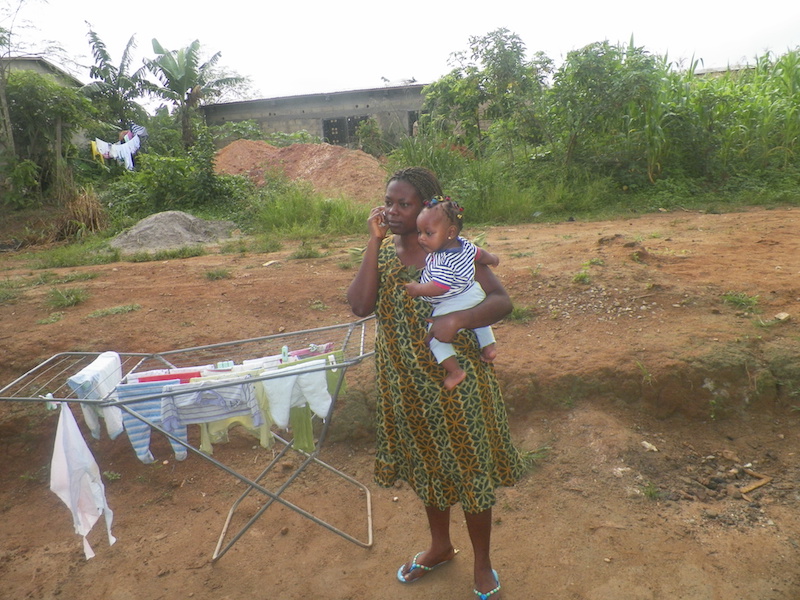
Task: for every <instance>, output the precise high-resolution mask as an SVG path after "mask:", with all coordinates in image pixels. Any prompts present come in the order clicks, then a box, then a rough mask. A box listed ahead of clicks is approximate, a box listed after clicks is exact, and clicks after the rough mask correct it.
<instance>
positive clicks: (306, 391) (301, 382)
mask: <svg viewBox="0 0 800 600" xmlns="http://www.w3.org/2000/svg"><path fill="white" fill-rule="evenodd" d="M324 366H325V359H324V358H314V359H310V360H306V361H298V362H296V363H290V364H289V365H287V366H281V367H280V368H279V369H278V371H279V372H280V373H281V375H280V377H275V378H273V379H265V380H263V381H262V382H261V384H262V385H263V386H264V390H265V391H266V393H267V398H268V399H269V410H270V415H271V416H272V420H273V421H274V422H275V424H276V425H277V426H278V427H280V428H281V429H286V428H287V427H288V426H289V412H290V410H291V408H292V407H293V406H305V405H308V406H309V407H311V410H312V411H313V412H314V414H316V415H317V416H318V417H320V418H322V419H324V418H326V417H327V416H328V411H329V410H330V406H331V401H332V399H331V395H330V392H328V381H327V378H326V377H325V371H323V370H316V371H314V370H311V371H310V372H308V373H299V374H294V372H295V371H298V370H306V369H314V368H319V367H324ZM263 374H264V375H266V374H267V373H263Z"/></svg>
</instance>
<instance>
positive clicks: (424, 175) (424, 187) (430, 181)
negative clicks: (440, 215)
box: [387, 167, 443, 201]
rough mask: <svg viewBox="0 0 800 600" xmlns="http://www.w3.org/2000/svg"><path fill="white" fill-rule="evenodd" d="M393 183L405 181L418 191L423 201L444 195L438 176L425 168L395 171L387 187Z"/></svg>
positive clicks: (408, 168)
mask: <svg viewBox="0 0 800 600" xmlns="http://www.w3.org/2000/svg"><path fill="white" fill-rule="evenodd" d="M392 181H405V182H406V183H408V184H409V185H411V186H413V187H414V189H416V190H417V193H418V194H419V198H420V200H422V201H425V200H430V199H431V198H434V197H436V196H442V195H443V194H442V185H441V184H440V183H439V180H438V179H437V178H436V175H434V174H433V171H429V170H428V169H426V168H424V167H407V168H405V169H400V170H399V171H395V173H394V174H393V175H392V176H391V177H390V178H389V181H388V182H387V185H388V184H389V183H391V182H392Z"/></svg>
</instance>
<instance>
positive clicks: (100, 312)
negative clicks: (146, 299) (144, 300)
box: [86, 304, 142, 319]
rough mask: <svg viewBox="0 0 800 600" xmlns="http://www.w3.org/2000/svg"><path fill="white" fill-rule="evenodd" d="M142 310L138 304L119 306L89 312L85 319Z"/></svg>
mask: <svg viewBox="0 0 800 600" xmlns="http://www.w3.org/2000/svg"><path fill="white" fill-rule="evenodd" d="M140 308H142V307H141V306H140V305H139V304H123V305H121V306H112V307H110V308H101V309H99V310H95V311H93V312H90V313H89V314H88V315H86V316H87V317H89V318H90V319H97V318H99V317H107V316H109V315H124V314H126V313H129V312H134V311H136V310H139V309H140Z"/></svg>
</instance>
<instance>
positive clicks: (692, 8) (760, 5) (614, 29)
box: [0, 0, 800, 98]
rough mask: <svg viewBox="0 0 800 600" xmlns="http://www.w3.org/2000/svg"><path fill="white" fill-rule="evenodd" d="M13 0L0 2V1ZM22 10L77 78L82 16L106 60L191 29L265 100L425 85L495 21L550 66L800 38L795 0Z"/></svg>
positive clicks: (27, 36)
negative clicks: (604, 56)
mask: <svg viewBox="0 0 800 600" xmlns="http://www.w3.org/2000/svg"><path fill="white" fill-rule="evenodd" d="M17 2H18V0H0V7H3V6H9V5H11V6H14V5H16V4H17ZM20 18H21V19H24V20H27V21H28V22H29V24H30V25H32V27H33V29H30V30H27V31H24V30H17V34H18V36H19V37H18V40H24V41H25V42H26V43H27V44H28V45H29V47H30V49H31V50H34V51H36V50H42V49H44V46H45V43H44V41H46V40H54V41H56V42H58V43H59V44H60V45H61V46H62V47H63V48H65V49H66V50H67V51H68V52H69V54H70V56H72V57H73V58H74V59H75V60H76V61H78V62H80V63H82V64H83V65H86V68H85V69H84V70H82V71H74V69H72V70H73V72H74V73H75V74H76V75H77V77H78V78H79V79H81V80H83V81H88V65H89V64H90V63H91V54H90V47H89V43H88V40H87V37H86V33H87V31H88V27H87V25H86V23H85V22H86V21H89V22H90V23H91V24H92V26H93V28H94V30H95V31H96V32H97V33H98V35H99V36H100V38H101V39H102V40H103V41H104V42H105V44H106V46H107V47H108V50H109V52H110V53H111V56H112V58H113V59H114V63H115V64H118V60H119V58H120V56H121V53H122V49H123V48H124V46H125V44H126V43H127V41H128V39H129V38H130V37H131V35H134V34H135V35H136V41H137V46H138V50H137V54H138V55H139V56H153V52H152V39H153V38H156V39H158V41H159V42H160V43H161V44H162V45H163V46H164V47H165V48H167V49H170V50H173V49H178V48H182V47H185V46H188V45H189V44H190V43H191V42H192V41H193V40H195V39H199V40H200V43H201V45H202V47H203V48H204V49H205V50H206V51H208V55H210V54H212V53H213V52H216V51H221V52H222V58H221V60H220V63H219V64H220V65H223V66H225V67H227V68H229V69H231V70H234V71H236V72H238V73H239V74H240V75H244V76H248V77H250V78H251V79H252V81H253V88H254V89H255V90H256V91H257V92H258V94H257V97H264V98H272V97H279V96H291V95H295V94H312V93H324V92H333V91H342V90H352V89H362V88H378V87H382V86H384V85H385V84H384V82H383V80H382V78H386V79H389V80H391V81H392V82H399V81H400V80H403V79H411V78H415V79H416V80H417V81H418V82H419V83H430V82H432V81H434V80H436V79H438V78H439V77H441V76H442V75H444V74H446V73H447V72H448V71H449V70H450V66H449V65H448V58H449V56H450V54H451V53H453V52H457V51H462V50H467V49H468V41H469V38H470V36H483V35H485V34H487V33H489V32H490V31H492V30H494V29H497V28H500V27H505V28H507V29H509V30H510V31H511V32H513V33H516V34H517V35H518V36H519V37H520V38H521V39H522V41H523V42H524V43H525V45H526V47H527V49H528V52H529V55H532V54H533V53H534V52H535V51H543V52H544V53H546V54H547V55H548V56H549V57H550V58H552V59H553V60H554V61H555V62H556V64H557V65H558V64H560V63H561V62H562V60H563V57H564V56H565V55H566V53H567V52H569V51H570V50H575V49H578V48H581V47H583V46H585V45H586V44H589V43H592V42H597V41H602V40H606V39H607V40H609V41H610V42H612V43H617V42H625V43H626V42H627V41H628V40H629V39H630V37H631V34H633V36H634V40H635V43H636V45H638V46H644V47H645V48H646V49H647V50H649V51H651V52H654V53H658V54H664V53H668V56H669V58H670V59H671V60H673V61H674V60H680V59H684V61H685V62H688V60H689V59H691V57H692V56H694V57H695V58H699V59H703V65H702V66H704V67H705V68H712V67H724V66H726V65H727V64H741V63H745V62H753V58H754V57H755V56H756V55H761V54H763V53H764V52H765V51H767V50H770V51H772V52H774V53H776V54H783V53H784V52H786V51H787V50H788V49H793V48H796V47H798V46H800V2H797V1H796V0H783V1H780V2H778V1H774V0H768V1H763V2H752V0H749V1H747V2H745V1H742V0H728V1H726V2H721V1H716V0H693V1H686V0H672V1H671V2H658V3H653V2H645V1H643V0H635V1H633V0H610V1H606V2H598V1H597V0H592V1H587V0H551V1H550V2H547V3H546V4H545V3H540V2H530V1H529V2H524V1H520V0H490V1H488V2H485V3H482V4H472V3H456V2H443V1H441V0H439V1H438V2H437V1H436V0H407V1H406V2H397V3H392V4H388V3H385V2H381V3H378V2H374V1H373V2H367V1H364V0H342V1H341V2H338V3H337V2H331V1H326V2H322V1H320V0H304V1H298V0H283V1H280V2H276V1H274V0H273V1H270V0H267V1H262V2H254V1H252V0H223V1H219V2H183V1H176V0H135V1H131V2H120V1H119V0H104V1H103V0H101V1H97V0H93V1H89V0H50V1H49V2H47V3H45V2H44V1H43V0H26V4H25V5H23V9H22V11H21V13H20ZM0 26H6V27H7V26H8V23H0ZM139 65H140V59H139V58H137V60H136V61H135V64H134V67H138V66H139ZM65 66H67V67H68V65H65ZM68 70H70V69H69V68H68Z"/></svg>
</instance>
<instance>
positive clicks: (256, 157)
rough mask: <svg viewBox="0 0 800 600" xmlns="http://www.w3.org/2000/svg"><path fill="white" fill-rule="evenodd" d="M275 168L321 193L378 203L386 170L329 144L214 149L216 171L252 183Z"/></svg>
mask: <svg viewBox="0 0 800 600" xmlns="http://www.w3.org/2000/svg"><path fill="white" fill-rule="evenodd" d="M271 169H279V170H281V171H282V172H283V173H285V175H286V176H287V177H289V178H290V179H301V180H304V181H307V182H309V183H310V184H311V185H312V186H313V188H314V190H316V191H317V192H319V193H321V194H324V195H325V196H328V197H332V198H338V197H345V198H350V199H353V200H357V201H359V202H367V203H372V202H374V203H376V204H377V203H380V202H381V201H382V199H383V194H384V190H385V188H386V179H387V173H386V170H385V169H384V168H383V167H382V166H381V164H380V163H379V162H378V160H377V159H376V158H375V157H374V156H371V155H369V154H367V153H366V152H362V151H361V150H350V149H348V148H343V147H342V146H332V145H330V144H293V145H291V146H287V147H285V148H276V147H275V146H271V145H270V144H267V143H266V142H258V141H254V140H237V141H235V142H232V143H230V144H228V145H227V146H225V147H224V148H223V149H222V150H220V151H219V152H217V157H216V161H215V170H216V172H217V173H220V174H228V175H247V176H248V177H249V178H250V179H252V180H253V181H254V182H255V183H256V184H258V185H262V184H263V183H264V173H265V171H266V172H269V171H270V170H271Z"/></svg>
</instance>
